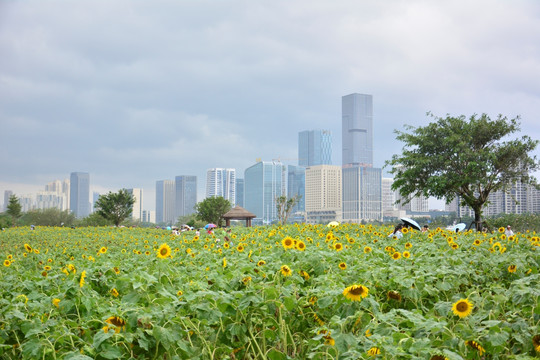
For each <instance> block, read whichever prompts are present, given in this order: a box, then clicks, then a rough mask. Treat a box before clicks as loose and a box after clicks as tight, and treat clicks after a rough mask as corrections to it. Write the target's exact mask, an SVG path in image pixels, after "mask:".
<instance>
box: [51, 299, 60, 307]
mask: <svg viewBox="0 0 540 360" xmlns="http://www.w3.org/2000/svg"><path fill="white" fill-rule="evenodd" d="M52 303H53V305H54V306H56V307H59V306H60V305H59V304H60V299H58V298H54V299H52Z"/></svg>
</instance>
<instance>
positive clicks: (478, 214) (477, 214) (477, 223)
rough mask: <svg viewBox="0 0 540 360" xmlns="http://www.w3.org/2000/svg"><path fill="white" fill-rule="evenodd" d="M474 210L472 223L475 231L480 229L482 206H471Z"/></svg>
mask: <svg viewBox="0 0 540 360" xmlns="http://www.w3.org/2000/svg"><path fill="white" fill-rule="evenodd" d="M473 210H474V225H475V227H476V231H482V225H483V224H482V207H479V208H473Z"/></svg>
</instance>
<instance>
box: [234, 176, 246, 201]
mask: <svg viewBox="0 0 540 360" xmlns="http://www.w3.org/2000/svg"><path fill="white" fill-rule="evenodd" d="M235 205H238V206H240V207H244V179H236V204H235Z"/></svg>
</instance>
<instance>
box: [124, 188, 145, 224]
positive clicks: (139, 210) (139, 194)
mask: <svg viewBox="0 0 540 360" xmlns="http://www.w3.org/2000/svg"><path fill="white" fill-rule="evenodd" d="M127 192H128V193H130V194H131V195H133V198H134V199H135V202H134V203H133V212H132V213H131V218H132V219H133V220H140V221H142V219H143V189H140V188H133V189H127Z"/></svg>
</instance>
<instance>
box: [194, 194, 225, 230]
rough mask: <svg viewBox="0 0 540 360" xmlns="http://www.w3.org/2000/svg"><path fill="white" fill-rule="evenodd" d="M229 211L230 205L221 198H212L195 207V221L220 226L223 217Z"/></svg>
mask: <svg viewBox="0 0 540 360" xmlns="http://www.w3.org/2000/svg"><path fill="white" fill-rule="evenodd" d="M229 210H231V203H230V202H229V200H227V199H225V198H224V197H222V196H212V197H208V198H206V199H204V200H203V201H201V202H199V203H197V205H195V212H196V213H197V219H199V220H202V221H204V222H207V223H213V224H216V225H218V226H222V223H223V215H225V213H226V212H227V211H229Z"/></svg>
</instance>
